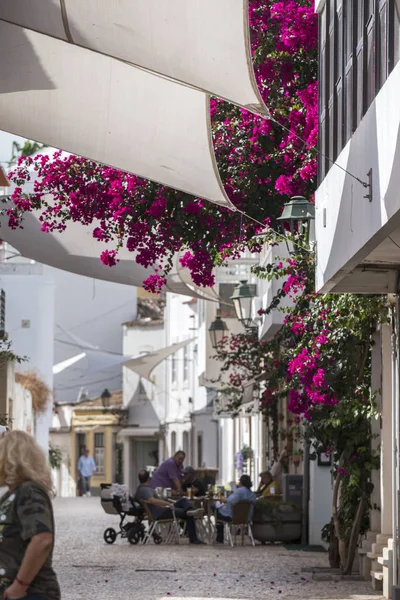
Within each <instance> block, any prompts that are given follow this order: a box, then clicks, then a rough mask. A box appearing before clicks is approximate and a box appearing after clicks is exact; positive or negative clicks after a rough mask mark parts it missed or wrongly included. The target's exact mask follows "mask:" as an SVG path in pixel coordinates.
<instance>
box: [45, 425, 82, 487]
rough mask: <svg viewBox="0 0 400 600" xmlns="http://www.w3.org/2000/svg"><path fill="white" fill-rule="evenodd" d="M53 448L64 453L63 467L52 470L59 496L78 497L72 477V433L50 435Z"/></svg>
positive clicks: (53, 433)
mask: <svg viewBox="0 0 400 600" xmlns="http://www.w3.org/2000/svg"><path fill="white" fill-rule="evenodd" d="M50 441H51V444H52V446H54V447H55V448H58V449H59V450H61V452H62V465H61V468H60V469H52V478H53V484H54V487H55V489H56V493H57V496H60V497H62V498H71V497H74V496H76V484H75V481H74V479H73V478H72V476H71V434H70V432H65V433H64V432H63V433H61V432H56V431H52V432H51V433H50Z"/></svg>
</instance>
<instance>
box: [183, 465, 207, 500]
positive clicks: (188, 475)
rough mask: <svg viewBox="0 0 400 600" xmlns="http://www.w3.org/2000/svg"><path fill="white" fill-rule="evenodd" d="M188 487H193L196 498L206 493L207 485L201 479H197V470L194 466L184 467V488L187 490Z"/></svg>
mask: <svg viewBox="0 0 400 600" xmlns="http://www.w3.org/2000/svg"><path fill="white" fill-rule="evenodd" d="M188 488H192V494H193V496H196V498H201V497H203V496H205V495H206V486H205V485H204V483H203V482H202V481H201V479H197V477H196V471H195V470H194V469H193V467H185V468H184V469H183V480H182V490H183V491H184V492H186V491H187V490H188Z"/></svg>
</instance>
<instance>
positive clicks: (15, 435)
mask: <svg viewBox="0 0 400 600" xmlns="http://www.w3.org/2000/svg"><path fill="white" fill-rule="evenodd" d="M0 486H7V487H8V491H7V493H6V494H5V495H4V496H3V497H2V498H0V597H1V598H8V599H9V600H16V599H20V598H21V599H22V598H24V599H25V600H59V599H60V588H59V585H58V581H57V577H56V574H55V572H54V571H53V568H52V554H53V546H54V518H53V508H52V504H51V500H50V494H51V490H52V483H51V476H50V470H49V467H48V466H47V462H46V457H45V455H44V453H43V451H42V450H41V448H40V447H39V446H38V445H37V443H36V442H35V440H34V439H33V438H32V437H31V436H30V435H28V434H27V433H25V432H23V431H11V432H7V433H5V435H3V436H2V437H0Z"/></svg>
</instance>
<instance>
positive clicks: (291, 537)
mask: <svg viewBox="0 0 400 600" xmlns="http://www.w3.org/2000/svg"><path fill="white" fill-rule="evenodd" d="M252 530H253V536H254V539H255V540H258V541H259V542H294V541H296V540H298V539H299V538H300V537H301V521H298V522H297V523H273V522H272V521H271V522H270V523H253V527H252Z"/></svg>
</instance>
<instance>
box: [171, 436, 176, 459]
mask: <svg viewBox="0 0 400 600" xmlns="http://www.w3.org/2000/svg"><path fill="white" fill-rule="evenodd" d="M175 452H176V433H175V431H173V432H172V433H171V455H172V456H173V455H174V454H175Z"/></svg>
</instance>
